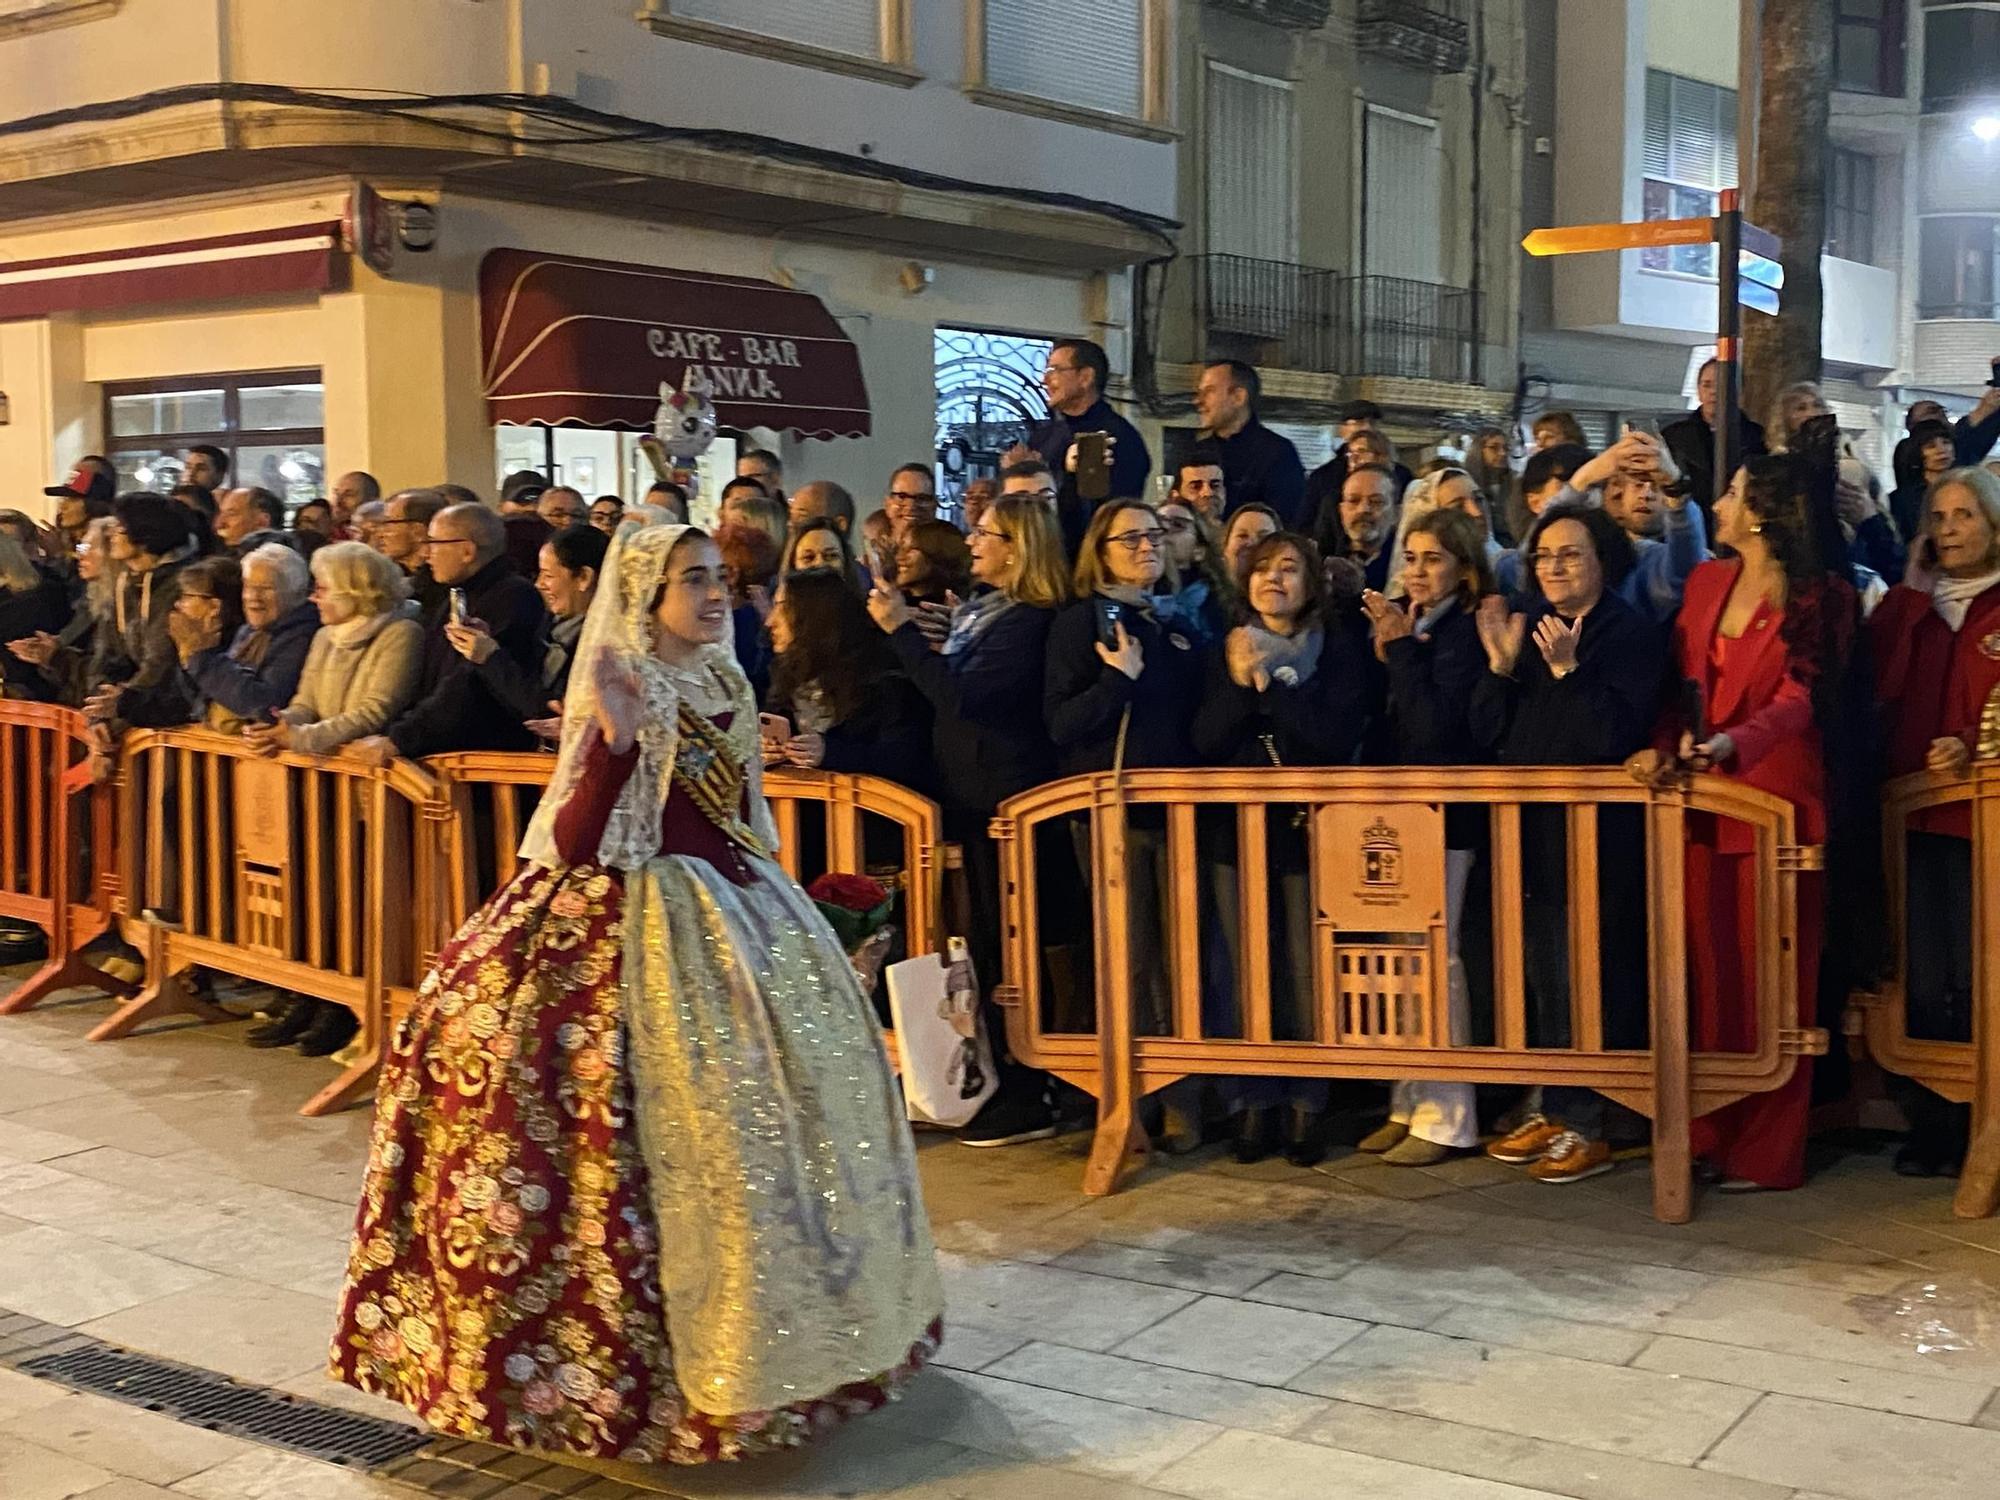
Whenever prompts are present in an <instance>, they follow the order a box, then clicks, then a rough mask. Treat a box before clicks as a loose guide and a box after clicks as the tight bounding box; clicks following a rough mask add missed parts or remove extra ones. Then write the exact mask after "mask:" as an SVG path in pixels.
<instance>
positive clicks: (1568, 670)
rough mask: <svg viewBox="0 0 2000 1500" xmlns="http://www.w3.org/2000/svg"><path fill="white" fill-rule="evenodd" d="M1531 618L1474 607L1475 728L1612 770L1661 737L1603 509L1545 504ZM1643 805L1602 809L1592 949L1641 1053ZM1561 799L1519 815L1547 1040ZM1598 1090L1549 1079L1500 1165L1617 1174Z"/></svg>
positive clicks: (1561, 905)
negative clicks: (1479, 667)
mask: <svg viewBox="0 0 2000 1500" xmlns="http://www.w3.org/2000/svg"><path fill="white" fill-rule="evenodd" d="M1522 547H1523V556H1524V558H1525V561H1526V565H1527V580H1528V589H1529V592H1528V594H1527V596H1526V598H1525V602H1526V604H1527V609H1526V611H1525V612H1524V613H1516V612H1514V611H1513V610H1512V609H1511V608H1510V606H1509V604H1508V602H1507V601H1505V600H1503V599H1501V598H1500V597H1499V596H1498V595H1494V596H1491V597H1489V598H1487V599H1486V600H1485V601H1483V602H1482V603H1481V605H1480V608H1479V616H1478V628H1479V639H1480V644H1481V645H1482V646H1483V647H1485V650H1486V671H1485V673H1484V674H1483V675H1482V676H1481V677H1480V679H1479V685H1478V686H1477V687H1476V688H1474V689H1473V693H1472V701H1471V705H1470V714H1471V723H1472V733H1473V737H1474V739H1476V740H1477V741H1478V742H1479V744H1480V746H1481V748H1482V750H1483V751H1484V752H1485V753H1486V754H1488V755H1490V756H1491V757H1492V758H1493V759H1494V760H1497V761H1498V762H1499V763H1500V764H1502V765H1513V766H1589V765H1618V764H1619V763H1621V762H1622V761H1624V760H1625V758H1626V757H1627V756H1629V755H1631V754H1632V753H1633V752H1634V751H1636V750H1638V749H1640V748H1641V747H1642V746H1644V745H1645V743H1646V741H1647V738H1648V736H1649V735H1650V734H1651V733H1652V729H1653V725H1654V721H1655V718H1656V717H1657V714H1658V710H1659V702H1660V689H1661V683H1662V681H1663V679H1664V675H1665V674H1664V666H1665V662H1664V650H1663V646H1662V643H1661V640H1660V636H1659V633H1658V632H1657V631H1655V630H1654V629H1653V627H1652V625H1651V624H1649V623H1648V622H1647V621H1646V620H1645V618H1644V617H1643V616H1641V615H1640V614H1639V612H1638V611H1637V610H1635V609H1633V608H1632V606H1631V605H1629V604H1627V603H1626V602H1625V601H1624V600H1623V599H1621V598H1619V597H1618V595H1617V593H1616V592H1614V590H1615V589H1616V587H1617V585H1618V583H1619V582H1620V581H1621V580H1622V579H1623V578H1624V577H1625V575H1626V574H1627V573H1629V572H1630V571H1631V570H1632V566H1633V558H1632V544H1631V542H1630V541H1629V540H1628V539H1627V537H1626V535H1625V533H1624V532H1623V531H1622V530H1621V529H1620V528H1619V527H1618V524H1617V523H1616V522H1614V521H1613V520H1612V519H1611V518H1610V517H1609V516H1607V515H1606V514H1605V513H1604V512H1603V511H1601V510H1597V509H1592V508H1583V507H1579V506H1574V505H1571V504H1568V503H1562V502H1559V503H1557V504H1553V505H1550V506H1548V507H1546V508H1545V509H1544V510H1543V511H1542V513H1541V514H1540V515H1539V516H1537V517H1536V518H1535V522H1534V524H1533V525H1532V526H1531V527H1529V528H1528V534H1527V540H1526V541H1525V542H1524V543H1523V544H1522ZM1634 811H1635V810H1634V809H1632V808H1627V807H1607V808H1602V809H1600V810H1599V813H1598V845H1597V846H1598V869H1597V878H1598V910H1599V911H1600V912H1601V913H1603V921H1602V926H1601V931H1600V936H1601V942H1600V946H1599V952H1598V960H1599V971H1600V975H1601V978H1602V985H1601V991H1602V995H1603V1000H1604V1045H1605V1046H1606V1047H1607V1048H1611V1049H1623V1048H1629V1047H1643V1046H1644V1045H1645V1036H1646V1020H1647V988H1646V928H1645V910H1646V905H1645V871H1644V868H1643V865H1642V863H1641V860H1642V857H1643V856H1642V853H1641V851H1643V849H1644V847H1645V846H1644V829H1643V826H1642V823H1641V820H1640V819H1638V818H1637V817H1636V816H1633V814H1634ZM1566 823H1567V809H1566V808H1564V807H1561V806H1559V805H1556V806H1533V807H1525V808H1523V809H1522V811H1521V877H1522V893H1521V895H1522V928H1523V933H1522V935H1523V940H1524V941H1523V947H1524V949H1525V953H1524V957H1525V960H1526V963H1525V967H1526V969H1527V981H1528V993H1529V999H1530V1010H1529V1015H1528V1037H1529V1041H1530V1043H1531V1044H1532V1045H1534V1046H1538V1047H1568V1046H1570V1045H1572V1042H1571V1036H1570V954H1569V842H1568V832H1567V828H1566ZM1604 1118H1605V1116H1604V1100H1603V1099H1602V1097H1600V1096H1599V1095H1597V1094H1595V1093H1593V1092H1591V1091H1590V1090H1589V1089H1579V1088H1566V1087H1565V1088H1548V1089H1545V1090H1543V1093H1542V1109H1541V1111H1540V1112H1537V1113H1535V1114H1531V1115H1530V1116H1528V1118H1527V1119H1526V1120H1524V1121H1523V1122H1522V1123H1521V1125H1520V1126H1519V1127H1518V1128H1516V1129H1514V1130H1512V1131H1509V1132H1508V1133H1507V1135H1505V1136H1504V1137H1503V1138H1502V1139H1500V1140H1498V1141H1494V1142H1492V1143H1491V1144H1490V1145H1488V1146H1487V1148H1486V1151H1487V1155H1489V1156H1491V1157H1492V1158H1493V1159H1494V1160H1495V1161H1504V1162H1510V1163H1514V1164H1517V1165H1527V1164H1530V1163H1532V1165H1531V1166H1530V1167H1529V1171H1530V1174H1531V1175H1532V1176H1534V1177H1535V1178H1537V1179H1538V1180H1540V1181H1544V1182H1556V1183H1564V1182H1576V1181H1580V1180H1582V1179H1583V1178H1586V1177H1592V1176H1595V1175H1597V1174H1598V1173H1600V1172H1608V1171H1609V1170H1611V1165H1612V1163H1611V1148H1610V1146H1609V1144H1608V1143H1607V1141H1606V1139H1605V1130H1604Z"/></svg>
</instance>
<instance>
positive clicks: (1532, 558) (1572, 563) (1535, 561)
mask: <svg viewBox="0 0 2000 1500" xmlns="http://www.w3.org/2000/svg"><path fill="white" fill-rule="evenodd" d="M1588 556H1590V554H1589V553H1588V552H1587V551H1585V550H1584V549H1583V548H1582V547H1557V548H1556V549H1554V550H1553V551H1548V550H1537V551H1534V552H1530V553H1529V554H1528V562H1529V563H1530V565H1532V566H1533V567H1536V568H1554V567H1555V566H1557V565H1558V564H1560V565H1561V566H1562V570H1563V571H1564V572H1565V573H1567V572H1569V571H1571V570H1572V569H1575V568H1579V567H1582V566H1583V560H1584V559H1585V558H1586V557H1588Z"/></svg>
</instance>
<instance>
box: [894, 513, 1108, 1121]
mask: <svg viewBox="0 0 2000 1500" xmlns="http://www.w3.org/2000/svg"><path fill="white" fill-rule="evenodd" d="M966 540H967V543H968V544H969V545H970V547H971V549H972V596H971V597H970V598H968V599H967V600H966V601H965V602H964V603H963V604H961V605H959V607H958V608H957V609H956V610H954V611H953V612H952V619H951V629H950V631H949V633H948V634H947V635H946V637H945V640H944V643H943V644H942V645H941V646H939V647H938V648H937V649H936V650H933V649H932V648H931V645H930V643H929V642H928V641H926V640H925V639H924V636H923V632H922V631H921V630H919V629H918V628H917V624H916V619H915V617H914V615H913V614H912V613H911V611H910V608H909V605H908V604H907V603H906V602H905V600H904V599H903V596H902V595H901V594H900V593H898V592H897V590H896V589H895V587H894V586H893V585H888V584H878V585H877V586H876V588H875V590H874V592H873V593H871V594H870V595H869V596H868V612H869V614H871V615H873V616H874V617H875V623H876V624H877V625H879V626H881V627H882V629H883V630H885V631H887V632H888V634H889V645H890V647H891V648H892V649H893V650H894V651H895V653H896V656H897V659H898V660H899V661H901V662H902V664H903V670H904V671H906V672H908V673H909V675H910V680H911V681H912V682H914V683H916V685H917V690H918V691H919V692H921V693H922V694H923V695H924V697H925V698H927V699H929V700H930V705H931V712H932V718H931V752H932V755H933V756H934V757H935V759H936V765H934V766H933V767H932V773H933V784H934V785H935V786H936V787H937V788H938V800H939V802H940V803H941V804H942V806H943V809H944V833H945V837H946V838H948V839H950V840H952V841H953V842H955V843H957V844H958V845H959V846H960V847H961V848H963V850H964V851H965V875H966V885H967V888H968V891H969V894H970V897H971V904H972V923H971V927H972V933H971V937H972V960H973V966H974V968H975V969H976V970H977V971H978V974H979V980H980V983H981V984H982V985H985V986H989V987H990V986H991V985H993V984H995V983H997V982H998V980H999V978H1000V920H1001V901H1000V854H999V850H998V848H997V847H996V846H995V845H994V843H993V841H992V839H991V838H990V837H989V836H988V834H987V824H988V823H989V822H990V821H991V820H992V817H993V810H994V809H995V808H996V807H998V806H999V805H1000V803H1001V802H1002V801H1004V800H1005V799H1006V798H1008V797H1011V796H1013V795H1014V794H1015V793H1016V792H1024V791H1026V790H1028V789H1029V788H1030V787H1034V786H1039V785H1040V784H1041V783H1042V782H1044V781H1047V780H1048V779H1049V776H1050V775H1051V773H1052V772H1053V771H1054V769H1055V747H1054V746H1053V745H1051V744H1050V743H1049V735H1048V731H1047V730H1046V729H1045V728H1044V727H1043V725H1042V716H1041V715H1040V714H1039V713H1038V712H1036V711H1035V705H1036V704H1038V703H1040V702H1041V698H1042V659H1043V657H1044V655H1045V653H1046V650H1047V646H1048V639H1049V626H1050V624H1051V623H1052V622H1053V621H1054V619H1055V617H1056V610H1057V608H1058V607H1059V606H1061V605H1062V604H1064V603H1066V602H1067V601H1068V599H1069V597H1070V587H1069V577H1068V572H1067V569H1066V568H1065V567H1064V565H1063V544H1062V532H1061V531H1060V530H1059V529H1058V528H1057V525H1056V518H1055V512H1054V510H1053V509H1051V508H1050V507H1049V506H1048V505H1046V504H1044V503H1043V502H1042V501H1041V500H1038V499H1034V498H1032V497H1029V496H1025V495H1003V496H1001V498H1000V499H998V500H996V501H994V502H993V504H992V506H991V507H990V508H989V509H988V510H987V511H986V513H985V514H984V515H983V516H981V517H980V518H979V524H978V525H977V526H975V527H973V529H972V534H971V535H970V536H969V537H967V538H966ZM986 1020H987V1029H988V1032H989V1034H990V1035H991V1037H992V1040H993V1043H994V1054H995V1056H1000V1055H1002V1052H1003V1048H1004V1042H1005V1030H1004V1028H1003V1027H1002V1026H1001V1025H1000V1023H999V1016H998V1013H997V1012H995V1011H993V1010H991V1009H990V1008H989V1009H988V1010H987V1011H986ZM1055 1129H1056V1122H1055V1112H1054V1108H1053V1105H1052V1102H1051V1101H1050V1099H1049V1097H1048V1079H1047V1078H1046V1076H1045V1075H1043V1074H1040V1073H1032V1072H1029V1071H1028V1070H1026V1069H1022V1068H1018V1067H1009V1066H1005V1065H1003V1067H1002V1069H1001V1076H1000V1091H999V1092H998V1093H997V1094H995V1095H994V1096H993V1098H992V1099H990V1100H988V1101H987V1104H986V1106H985V1108H983V1109H982V1110H981V1111H980V1112H979V1114H978V1115H977V1116H976V1117H975V1118H974V1119H973V1121H972V1123H971V1124H969V1125H967V1126H966V1127H965V1129H964V1130H963V1131H961V1132H960V1134H959V1139H960V1141H961V1142H963V1143H964V1144H965V1145H968V1146H1006V1145H1011V1144H1013V1143H1014V1142H1016V1141H1027V1140H1039V1139H1042V1138H1044V1137H1046V1136H1051V1135H1054V1134H1055Z"/></svg>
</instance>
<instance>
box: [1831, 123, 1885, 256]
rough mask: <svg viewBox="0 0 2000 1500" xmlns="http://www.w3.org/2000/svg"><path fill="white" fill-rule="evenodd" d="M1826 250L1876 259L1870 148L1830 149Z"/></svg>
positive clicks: (1873, 189)
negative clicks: (1867, 151)
mask: <svg viewBox="0 0 2000 1500" xmlns="http://www.w3.org/2000/svg"><path fill="white" fill-rule="evenodd" d="M1826 253H1827V254H1828V255H1837V256H1839V257H1840V258H1841V259H1842V260H1858V261H1860V262H1862V263H1863V264H1864V265H1873V264H1874V263H1875V158H1874V157H1872V156H1870V155H1868V154H1867V153H1866V152H1863V151H1849V150H1846V149H1844V148H1843V147H1840V146H1834V147H1832V148H1830V149H1829V150H1828V151H1827V156H1826Z"/></svg>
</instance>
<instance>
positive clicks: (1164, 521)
mask: <svg viewBox="0 0 2000 1500" xmlns="http://www.w3.org/2000/svg"><path fill="white" fill-rule="evenodd" d="M1160 524H1161V525H1163V526H1165V527H1166V528H1167V530H1168V531H1170V532H1172V533H1173V534H1174V535H1175V536H1179V535H1180V534H1181V533H1182V532H1186V531H1193V530H1194V522H1192V521H1190V520H1189V519H1188V518H1187V517H1186V516H1162V517H1160Z"/></svg>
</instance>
